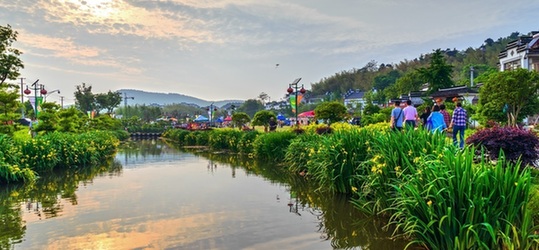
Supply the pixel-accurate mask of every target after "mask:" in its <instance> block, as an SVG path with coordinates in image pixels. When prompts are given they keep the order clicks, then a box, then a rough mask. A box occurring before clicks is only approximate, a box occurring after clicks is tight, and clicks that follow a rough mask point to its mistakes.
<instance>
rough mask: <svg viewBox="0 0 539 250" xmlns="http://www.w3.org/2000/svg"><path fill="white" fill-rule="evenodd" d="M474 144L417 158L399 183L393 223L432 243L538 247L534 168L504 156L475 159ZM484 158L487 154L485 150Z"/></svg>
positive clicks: (456, 246)
mask: <svg viewBox="0 0 539 250" xmlns="http://www.w3.org/2000/svg"><path fill="white" fill-rule="evenodd" d="M474 157H475V156H474V152H473V149H466V150H464V151H462V152H458V153H456V154H455V152H454V151H452V150H445V151H444V152H443V153H442V158H441V159H440V158H437V157H435V156H434V155H431V156H429V157H426V159H425V160H424V161H422V162H419V163H417V164H418V167H417V171H416V172H415V173H414V174H413V175H412V176H411V178H409V179H408V181H407V182H405V183H402V185H393V187H394V188H395V190H396V191H397V192H398V196H396V197H395V198H393V199H392V201H393V207H392V208H391V209H388V210H389V211H391V212H392V214H393V215H392V217H391V223H392V224H395V225H397V229H398V230H400V231H401V232H404V233H403V235H404V236H407V237H411V238H412V239H413V240H412V241H411V243H410V244H409V246H411V245H414V244H419V245H423V246H425V247H427V248H428V249H537V247H539V245H538V244H537V235H534V234H533V233H534V227H533V223H532V220H531V214H530V211H529V210H528V209H527V204H528V199H529V192H530V171H529V170H527V169H525V170H523V171H520V169H519V166H518V164H517V165H514V164H512V163H508V162H507V161H506V160H505V158H504V157H503V156H501V157H500V158H499V159H500V160H499V161H498V162H497V163H496V164H495V165H491V164H490V163H489V162H487V161H485V160H481V161H480V162H479V163H477V164H474ZM482 159H485V157H484V156H483V158H482Z"/></svg>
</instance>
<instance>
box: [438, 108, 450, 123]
mask: <svg viewBox="0 0 539 250" xmlns="http://www.w3.org/2000/svg"><path fill="white" fill-rule="evenodd" d="M440 114H442V115H443V116H444V122H445V125H447V126H449V124H451V115H450V114H449V112H447V110H445V104H440Z"/></svg>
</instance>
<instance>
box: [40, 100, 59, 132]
mask: <svg viewBox="0 0 539 250" xmlns="http://www.w3.org/2000/svg"><path fill="white" fill-rule="evenodd" d="M40 107H41V111H40V112H39V115H38V118H39V123H38V124H37V126H36V128H35V131H36V132H41V133H50V132H54V131H56V130H58V120H59V119H58V110H59V109H60V105H58V104H56V103H52V102H44V103H42V104H41V105H40Z"/></svg>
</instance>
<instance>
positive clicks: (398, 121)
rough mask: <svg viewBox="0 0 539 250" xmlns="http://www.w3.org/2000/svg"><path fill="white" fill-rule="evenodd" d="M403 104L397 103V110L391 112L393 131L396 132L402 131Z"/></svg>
mask: <svg viewBox="0 0 539 250" xmlns="http://www.w3.org/2000/svg"><path fill="white" fill-rule="evenodd" d="M400 106H401V102H400V101H395V108H394V109H393V110H392V111H391V122H390V124H391V129H393V130H395V131H397V130H398V131H400V130H402V122H403V121H404V114H403V112H402V109H401V107H400Z"/></svg>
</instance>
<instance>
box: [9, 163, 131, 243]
mask: <svg viewBox="0 0 539 250" xmlns="http://www.w3.org/2000/svg"><path fill="white" fill-rule="evenodd" d="M121 172H122V165H121V164H120V162H118V161H113V160H109V162H108V163H107V164H106V165H103V166H95V167H85V168H75V167H73V168H69V169H64V170H56V171H53V172H51V173H49V174H46V175H42V176H40V178H39V179H37V180H36V182H35V183H30V184H27V185H9V186H7V187H2V188H0V249H11V248H12V246H13V245H14V244H16V243H19V242H21V240H22V239H23V236H24V233H25V231H26V225H25V224H24V221H23V220H22V214H23V212H29V213H33V214H35V215H36V216H37V217H38V218H39V219H47V218H52V217H56V216H59V215H61V212H62V209H63V205H62V202H69V203H71V204H72V205H77V195H76V193H75V192H76V190H77V188H78V187H79V185H81V184H82V185H87V184H88V183H91V182H92V180H93V179H94V178H95V177H97V176H119V175H121ZM23 210H26V211H23Z"/></svg>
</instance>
